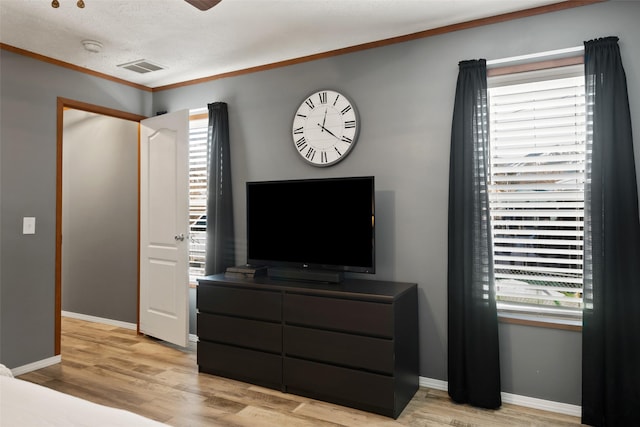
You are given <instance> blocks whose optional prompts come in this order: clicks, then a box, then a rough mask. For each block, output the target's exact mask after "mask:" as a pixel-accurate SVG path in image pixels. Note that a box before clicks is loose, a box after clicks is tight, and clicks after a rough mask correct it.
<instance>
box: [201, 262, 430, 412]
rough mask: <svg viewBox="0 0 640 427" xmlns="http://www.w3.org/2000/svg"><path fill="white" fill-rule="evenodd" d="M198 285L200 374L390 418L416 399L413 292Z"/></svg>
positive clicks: (233, 281) (217, 282)
mask: <svg viewBox="0 0 640 427" xmlns="http://www.w3.org/2000/svg"><path fill="white" fill-rule="evenodd" d="M198 282H199V286H198V291H197V308H198V320H197V322H198V328H197V331H198V338H199V342H198V367H199V370H200V371H201V372H205V373H209V374H214V375H220V376H224V377H228V378H234V379H237V380H241V381H245V382H249V383H252V384H257V385H262V386H265V387H270V388H275V389H278V390H281V391H283V392H286V393H294V394H299V395H303V396H307V397H311V398H314V399H319V400H325V401H328V402H333V403H337V404H340V405H344V406H349V407H353V408H358V409H362V410H365V411H370V412H375V413H378V414H382V415H386V416H389V417H393V418H397V417H398V416H399V415H400V413H401V412H402V410H403V409H404V408H405V406H406V405H407V403H408V402H409V401H410V400H411V398H412V397H413V395H414V394H415V392H416V390H417V389H418V363H419V362H418V360H419V358H418V301H417V285H416V284H412V283H397V282H386V281H380V280H359V279H345V280H344V281H342V282H341V283H339V284H324V283H311V282H298V281H288V280H275V279H273V278H268V277H258V278H253V279H245V278H229V277H225V276H224V275H216V276H207V277H205V278H203V279H200V280H199V281H198Z"/></svg>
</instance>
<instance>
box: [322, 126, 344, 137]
mask: <svg viewBox="0 0 640 427" xmlns="http://www.w3.org/2000/svg"><path fill="white" fill-rule="evenodd" d="M318 126H320V127H321V128H322V130H323V131H325V130H326V131H327V133H328V134H329V135H331V136H332V137H334V138H335V139H340V138H338V137H337V136H336V135H335V134H334V133H333V132H331V131H330V130H329V129H327V128H326V127H324V126H323V125H321V124H320V123H318Z"/></svg>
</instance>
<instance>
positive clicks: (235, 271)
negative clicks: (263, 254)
mask: <svg viewBox="0 0 640 427" xmlns="http://www.w3.org/2000/svg"><path fill="white" fill-rule="evenodd" d="M266 274H267V267H265V266H260V265H238V266H235V267H227V270H226V271H225V273H224V275H225V277H241V278H253V277H258V276H266Z"/></svg>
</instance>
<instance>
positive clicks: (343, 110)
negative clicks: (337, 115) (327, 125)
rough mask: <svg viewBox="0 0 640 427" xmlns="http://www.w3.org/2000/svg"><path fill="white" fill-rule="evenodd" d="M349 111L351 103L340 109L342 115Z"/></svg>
mask: <svg viewBox="0 0 640 427" xmlns="http://www.w3.org/2000/svg"><path fill="white" fill-rule="evenodd" d="M349 111H351V105H347V106H346V107H344V108H343V109H342V111H340V112H341V113H342V115H345V114H347V113H348V112H349Z"/></svg>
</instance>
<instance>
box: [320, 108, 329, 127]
mask: <svg viewBox="0 0 640 427" xmlns="http://www.w3.org/2000/svg"><path fill="white" fill-rule="evenodd" d="M326 122H327V109H326V108H325V109H324V119H322V126H320V127H321V128H322V131H323V132H324V124H325V123H326Z"/></svg>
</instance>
